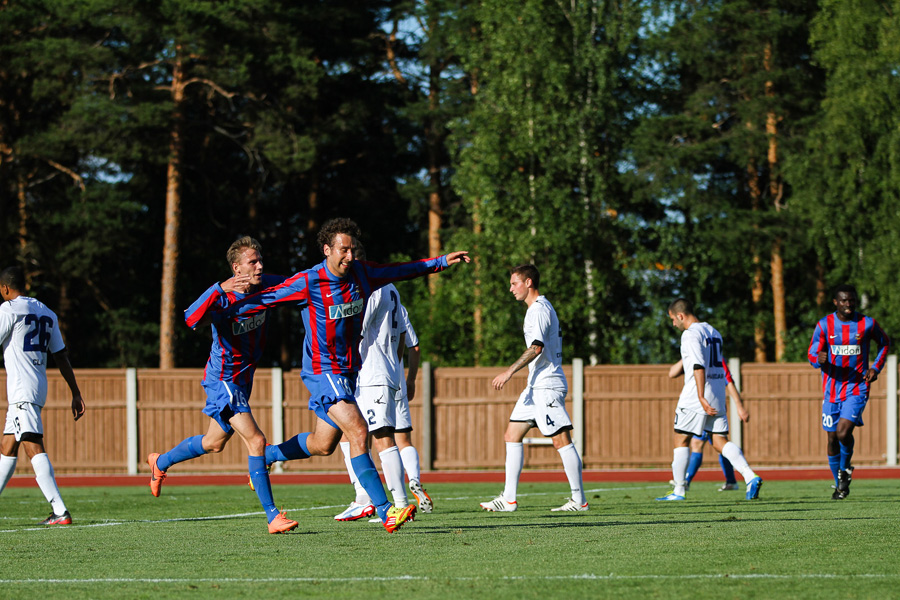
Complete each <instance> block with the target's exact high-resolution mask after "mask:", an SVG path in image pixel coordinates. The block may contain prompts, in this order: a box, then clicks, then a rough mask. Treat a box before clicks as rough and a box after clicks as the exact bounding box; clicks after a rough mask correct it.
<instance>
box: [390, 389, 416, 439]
mask: <svg viewBox="0 0 900 600" xmlns="http://www.w3.org/2000/svg"><path fill="white" fill-rule="evenodd" d="M394 404H395V408H396V409H397V410H396V417H395V419H394V431H401V432H408V431H412V418H410V416H409V398H407V397H406V396H405V395H404V394H403V390H397V395H396V396H395V397H394Z"/></svg>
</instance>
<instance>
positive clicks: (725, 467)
mask: <svg viewBox="0 0 900 600" xmlns="http://www.w3.org/2000/svg"><path fill="white" fill-rule="evenodd" d="M719 466H721V467H722V474H723V475H725V483H737V479H735V478H734V466H733V465H732V464H731V461H730V460H728V459H727V458H725V457H724V456H722V455H721V454H720V455H719Z"/></svg>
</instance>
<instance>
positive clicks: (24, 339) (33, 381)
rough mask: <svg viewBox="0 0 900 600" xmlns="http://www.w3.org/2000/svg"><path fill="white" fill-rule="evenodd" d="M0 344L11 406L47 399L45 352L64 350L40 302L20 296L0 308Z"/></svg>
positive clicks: (50, 316)
mask: <svg viewBox="0 0 900 600" xmlns="http://www.w3.org/2000/svg"><path fill="white" fill-rule="evenodd" d="M0 343H2V344H3V362H4V364H5V365H6V395H7V399H8V400H9V403H10V404H16V403H19V402H31V403H33V404H37V405H39V406H43V405H44V402H46V400H47V353H48V352H51V353H56V352H59V351H61V350H63V349H65V347H66V345H65V344H64V343H63V339H62V334H60V332H59V323H58V321H57V318H56V314H55V313H54V312H53V311H52V310H50V309H49V308H47V307H46V306H45V305H44V303H43V302H40V301H39V300H36V299H35V298H29V297H28V296H19V297H17V298H14V299H12V300H10V301H8V302H4V303H3V305H2V306H0Z"/></svg>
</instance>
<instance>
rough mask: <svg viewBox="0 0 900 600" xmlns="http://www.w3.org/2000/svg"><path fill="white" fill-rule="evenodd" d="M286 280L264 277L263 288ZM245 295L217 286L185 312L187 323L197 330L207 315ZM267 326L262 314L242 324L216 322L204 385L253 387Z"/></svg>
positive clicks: (277, 276)
mask: <svg viewBox="0 0 900 600" xmlns="http://www.w3.org/2000/svg"><path fill="white" fill-rule="evenodd" d="M284 280H285V278H284V277H282V276H281V275H267V274H266V275H263V276H262V278H261V283H260V286H261V287H264V288H268V287H271V286H273V285H278V284H279V283H282V282H283V281H284ZM244 297H245V295H244V294H240V293H238V292H227V293H226V292H225V291H224V290H222V286H221V285H219V284H218V283H216V284H215V285H213V286H212V287H210V288H209V289H208V290H206V291H205V292H203V295H201V296H200V297H199V298H197V300H195V301H194V303H193V304H191V306H190V307H189V308H188V309H187V310H186V311H184V321H185V323H187V325H188V327H190V328H191V329H196V328H197V326H198V324H199V323H200V321H201V319H203V317H204V316H206V315H207V314H210V315H211V316H213V315H215V314H216V310H217V309H222V308H226V307H228V306H230V305H232V304H234V303H235V302H237V301H238V300H240V299H241V298H244ZM267 328H268V323H267V320H266V313H265V312H261V313H259V314H257V315H255V316H251V317H249V318H247V319H244V320H241V321H223V320H218V319H215V318H214V319H213V323H212V347H211V348H210V350H209V360H207V361H206V368H205V369H204V370H203V383H204V384H207V383H213V382H215V381H229V382H232V383H234V384H237V385H249V384H252V383H253V374H254V373H255V372H256V363H257V362H259V358H260V356H262V352H263V348H265V345H266V329H267Z"/></svg>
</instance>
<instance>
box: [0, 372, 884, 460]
mask: <svg viewBox="0 0 900 600" xmlns="http://www.w3.org/2000/svg"><path fill="white" fill-rule="evenodd" d="M889 364H890V365H891V369H890V370H888V369H885V372H884V373H882V376H881V377H880V378H879V380H878V381H877V382H875V384H874V385H873V387H872V392H871V397H870V400H869V405H868V408H867V409H866V412H865V415H864V418H865V422H866V425H865V427H863V428H861V429H858V430H857V435H856V440H857V441H856V452H855V454H854V462H855V463H856V464H858V465H867V464H868V465H884V464H888V465H893V464H897V442H898V440H897V387H896V381H897V361H896V358H895V357H891V362H890V363H889ZM576 365H577V368H576V367H575V366H573V365H567V366H566V368H565V371H566V376H567V377H568V380H569V385H570V392H569V396H568V397H567V400H566V402H567V407H568V409H569V412H570V414H572V415H573V420H574V421H575V431H574V432H573V437H574V438H575V440H576V443H577V444H578V445H579V447H580V448H581V450H582V457H583V460H584V466H585V468H587V469H607V468H625V467H628V468H641V467H657V468H658V467H666V466H668V465H669V464H670V463H671V460H672V418H673V416H674V410H675V403H676V400H677V398H678V394H679V392H680V390H681V384H682V380H681V379H680V378H679V379H677V380H672V379H669V378H668V376H667V372H668V366H667V365H624V366H615V365H607V366H593V367H591V366H588V367H582V366H581V364H580V363H578V362H576ZM733 366H737V369H732V371H733V372H735V373H736V374H737V376H738V377H739V379H740V383H741V384H742V385H741V386H740V387H741V389H742V397H743V399H744V403H745V405H746V406H747V407H748V409H749V410H750V414H751V418H750V422H749V423H748V424H745V425H743V426H742V427H739V426H736V417H735V418H732V419H730V420H731V424H732V439H736V441H739V442H740V444H741V445H742V447H743V448H744V453H745V455H746V456H747V458H748V460H749V461H750V463H751V465H753V466H754V467H756V466H760V467H764V466H787V465H821V464H823V463H824V462H825V458H824V454H825V434H824V433H823V432H822V428H821V425H820V423H821V403H822V400H821V383H820V379H819V372H818V371H816V370H814V369H813V368H811V367H810V366H809V365H807V364H805V363H802V364H800V363H798V364H756V363H746V364H742V365H733ZM499 370H500V369H498V368H441V369H434V370H431V369H429V368H428V366H427V365H425V368H423V370H422V372H421V373H420V376H419V381H418V384H417V390H418V391H419V394H418V396H417V397H416V398H415V400H414V401H413V402H412V403H411V407H410V408H411V413H412V419H413V427H414V431H413V443H414V444H415V445H416V446H417V447H418V448H419V452H420V455H421V456H422V462H423V464H422V466H423V469H426V470H428V469H434V470H457V469H502V468H503V464H504V456H505V447H504V442H503V432H504V430H505V429H506V425H507V423H508V419H509V413H510V411H511V409H512V406H513V404H514V402H515V400H516V398H517V397H518V395H519V393H520V391H521V390H522V388H523V386H524V382H525V376H524V374H523V373H522V372H520V373H519V374H517V375H516V376H515V377H513V379H512V380H511V381H510V382H509V383H508V384H507V385H506V386H505V388H504V389H503V390H502V391H496V390H494V389H493V388H492V387H491V385H490V384H491V380H492V379H493V378H494V377H495V376H496V375H497V373H498V372H499ZM76 376H77V378H78V382H79V386H80V388H81V390H82V394H83V395H84V398H85V400H86V402H87V413H86V415H85V416H84V417H83V418H82V419H81V420H79V421H78V422H77V423H75V422H73V420H72V416H71V411H70V408H69V405H70V397H69V393H68V388H67V386H66V384H65V382H64V381H63V380H62V378H61V377H60V376H59V374H58V373H51V374H50V376H49V393H48V400H47V405H46V407H45V408H44V411H43V419H44V429H45V445H46V446H47V450H48V452H49V454H50V458H51V460H52V462H53V465H54V468H55V470H56V472H57V473H109V474H121V473H129V472H145V471H146V470H147V466H146V464H145V463H144V461H145V459H146V456H147V454H149V453H150V452H163V451H165V450H167V449H169V448H171V447H172V446H174V445H175V444H177V443H178V442H179V441H181V440H182V439H184V438H185V437H188V436H191V435H197V434H200V433H205V431H206V429H207V428H208V426H209V423H210V421H209V419H208V418H207V417H206V416H205V415H203V414H202V413H201V412H200V410H201V409H202V407H203V404H204V393H203V390H202V388H201V386H200V379H201V377H202V370H200V369H174V370H159V369H83V370H77V371H76ZM5 398H6V385H5V375H0V402H2V401H5ZM252 398H253V400H252V402H253V413H254V416H255V417H256V420H257V422H258V423H259V424H260V426H261V428H262V429H263V431H264V432H265V433H266V436H267V438H268V439H269V441H270V442H275V443H277V442H278V441H281V440H283V439H285V438H289V437H291V436H293V435H295V434H296V433H299V432H302V431H311V430H312V428H313V426H314V424H315V416H314V415H313V413H311V412H310V411H309V410H307V401H308V392H307V390H306V388H305V386H304V385H303V383H302V381H301V379H300V372H299V370H292V371H287V372H282V371H281V370H280V369H260V370H259V371H257V374H256V381H255V383H254V388H253V396H252ZM531 436H533V437H531V438H529V439H526V442H528V443H527V444H526V454H525V459H526V467H527V468H553V469H555V468H557V467H559V465H560V461H559V456H558V454H557V453H556V451H555V450H554V448H553V447H552V445H549V444H547V443H546V442H547V441H548V440H546V439H544V438H542V437H541V436H540V434H539V432H538V431H537V430H536V429H534V430H532V433H531ZM706 453H707V456H706V457H705V459H706V460H707V461H715V455H714V453H713V452H712V451H711V450H710V449H709V448H708V447H707V450H706ZM21 455H22V457H23V460H22V461H20V469H22V470H23V471H26V470H28V469H30V465H29V464H28V461H27V460H24V453H21ZM376 462H377V457H376ZM707 464H711V463H707ZM246 465H247V452H246V449H245V447H244V445H243V444H242V442H241V441H240V440H239V439H235V440H232V441H231V443H230V444H229V445H228V447H227V448H226V449H225V451H224V452H222V453H220V454H213V455H207V456H203V457H200V458H198V459H196V460H193V461H191V462H190V463H186V464H184V465H179V466H177V467H176V469H178V471H179V472H194V473H199V472H240V471H244V470H246ZM281 468H283V469H284V470H285V471H310V470H317V471H339V470H342V469H343V468H344V464H343V459H342V456H341V453H340V451H337V452H336V453H335V455H333V456H330V457H314V458H312V459H310V460H307V461H294V462H290V463H285V464H284V465H283V466H282V467H281Z"/></svg>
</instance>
